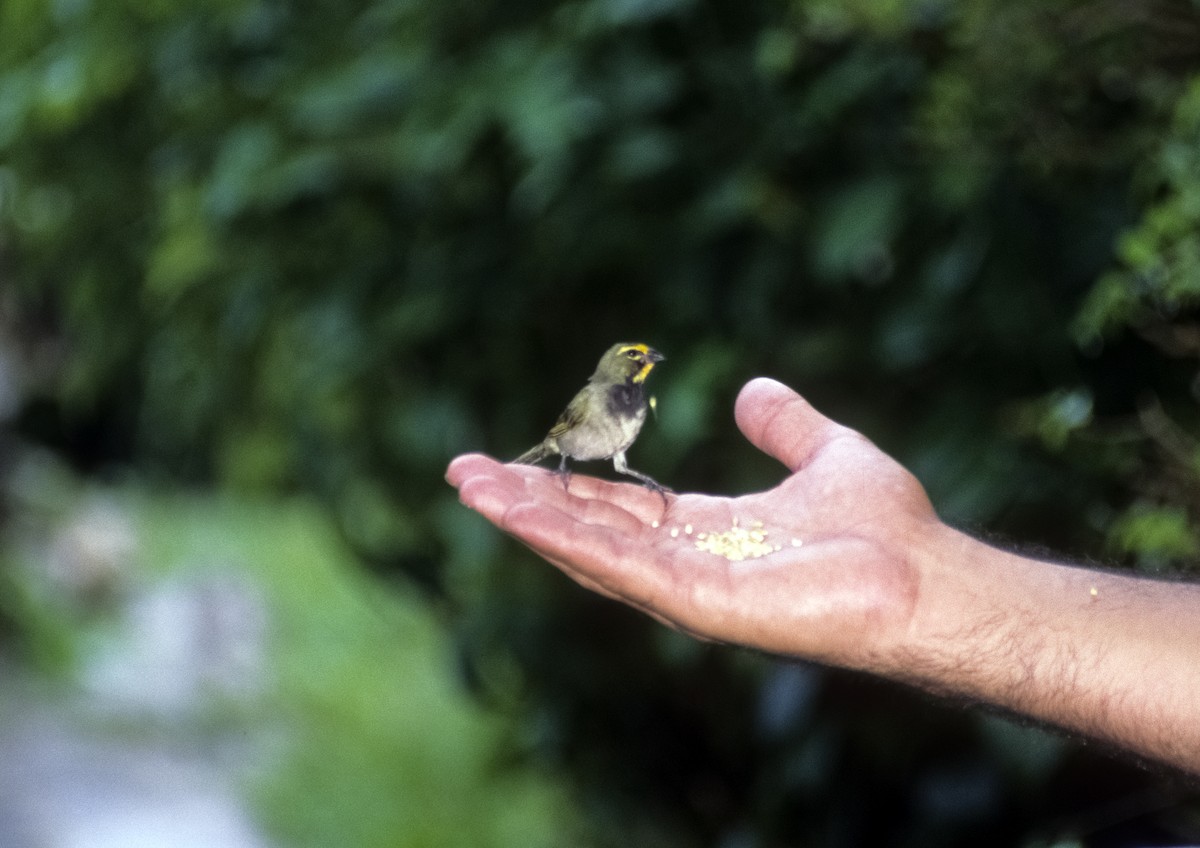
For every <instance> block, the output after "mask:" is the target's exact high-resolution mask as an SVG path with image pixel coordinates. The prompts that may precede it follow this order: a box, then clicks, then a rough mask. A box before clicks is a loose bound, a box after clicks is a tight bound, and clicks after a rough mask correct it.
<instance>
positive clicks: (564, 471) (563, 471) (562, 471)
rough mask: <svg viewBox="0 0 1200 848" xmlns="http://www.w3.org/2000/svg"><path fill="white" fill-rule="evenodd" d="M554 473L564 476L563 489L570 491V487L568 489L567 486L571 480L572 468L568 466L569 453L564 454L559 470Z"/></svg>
mask: <svg viewBox="0 0 1200 848" xmlns="http://www.w3.org/2000/svg"><path fill="white" fill-rule="evenodd" d="M554 473H555V474H557V475H558V476H559V477H561V478H562V481H563V491H564V492H569V491H570V489H568V488H567V486H568V485H569V484H570V482H571V469H570V468H567V455H566V454H565V453H564V454H563V455H562V462H560V463H559V464H558V470H557V471H555V472H554Z"/></svg>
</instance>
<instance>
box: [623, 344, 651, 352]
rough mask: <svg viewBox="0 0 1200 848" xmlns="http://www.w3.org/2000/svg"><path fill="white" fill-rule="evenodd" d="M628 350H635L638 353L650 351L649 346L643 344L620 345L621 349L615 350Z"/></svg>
mask: <svg viewBox="0 0 1200 848" xmlns="http://www.w3.org/2000/svg"><path fill="white" fill-rule="evenodd" d="M630 350H636V351H637V352H638V353H648V352H649V351H650V346H649V345H644V344H630V345H621V349H620V350H619V351H617V352H618V353H625V352H626V351H630Z"/></svg>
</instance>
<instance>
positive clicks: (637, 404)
mask: <svg viewBox="0 0 1200 848" xmlns="http://www.w3.org/2000/svg"><path fill="white" fill-rule="evenodd" d="M645 409H646V392H645V390H644V389H643V388H642V384H641V383H618V384H617V385H615V386H613V387H612V388H610V389H609V390H608V412H609V414H610V415H617V416H620V417H622V418H625V417H632V416H635V415H637V414H638V413H640V412H644V411H645Z"/></svg>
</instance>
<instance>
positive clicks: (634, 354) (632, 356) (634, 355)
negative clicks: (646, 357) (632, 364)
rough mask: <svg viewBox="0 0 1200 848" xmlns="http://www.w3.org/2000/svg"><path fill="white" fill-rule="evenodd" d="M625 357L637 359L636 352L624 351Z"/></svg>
mask: <svg viewBox="0 0 1200 848" xmlns="http://www.w3.org/2000/svg"><path fill="white" fill-rule="evenodd" d="M625 355H626V356H628V357H629V358H630V359H637V358H638V352H637V351H636V350H627V351H625Z"/></svg>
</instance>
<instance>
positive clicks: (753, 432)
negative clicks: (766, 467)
mask: <svg viewBox="0 0 1200 848" xmlns="http://www.w3.org/2000/svg"><path fill="white" fill-rule="evenodd" d="M734 417H735V418H736V420H737V425H738V428H739V429H740V430H741V431H742V433H743V434H745V436H746V438H747V439H749V440H750V443H751V444H753V445H754V446H755V447H756V448H758V449H759V450H760V451H762V452H763V453H766V454H768V455H770V456H773V457H775V458H776V459H778V460H779V461H780V462H782V463H783V464H784V465H786V466H787V467H788V468H789V469H791V470H792V471H798V470H799V469H800V468H802V467H804V466H805V465H807V464H808V462H809V460H810V459H811V458H812V456H813V455H814V454H815V453H816V452H817V450H818V449H819V448H821V447H822V446H823V445H825V444H827V443H828V442H829V441H830V440H831V439H833V438H834V437H836V436H838V435H842V434H845V433H849V432H852V431H850V430H849V429H848V428H846V427H843V426H842V425H841V424H838V423H837V422H836V421H832V420H831V419H829V418H826V417H825V416H824V415H822V414H821V413H819V412H817V410H816V409H814V408H813V406H812V404H810V403H809V402H808V401H806V400H805V399H804V398H802V397H801V396H800V395H798V394H796V393H795V392H794V391H792V390H791V389H789V388H788V387H787V386H785V385H784V384H783V383H780V382H777V381H775V380H772V379H769V378H767V377H757V378H755V379H753V380H751V381H750V382H749V383H747V384H746V385H745V386H743V387H742V391H741V392H740V393H739V394H738V399H737V403H736V404H735V406H734Z"/></svg>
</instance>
